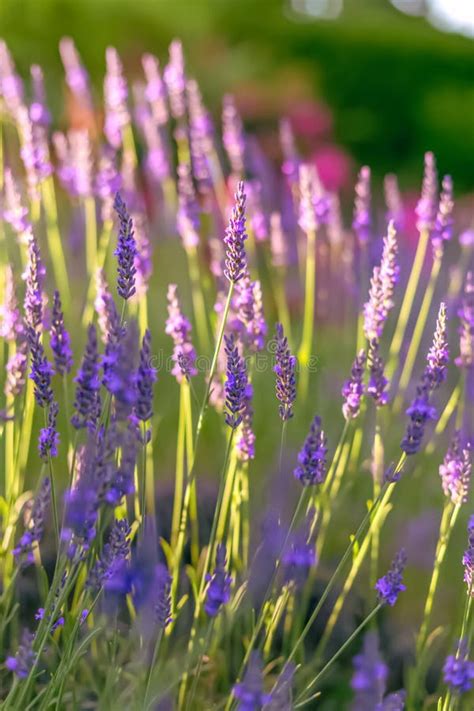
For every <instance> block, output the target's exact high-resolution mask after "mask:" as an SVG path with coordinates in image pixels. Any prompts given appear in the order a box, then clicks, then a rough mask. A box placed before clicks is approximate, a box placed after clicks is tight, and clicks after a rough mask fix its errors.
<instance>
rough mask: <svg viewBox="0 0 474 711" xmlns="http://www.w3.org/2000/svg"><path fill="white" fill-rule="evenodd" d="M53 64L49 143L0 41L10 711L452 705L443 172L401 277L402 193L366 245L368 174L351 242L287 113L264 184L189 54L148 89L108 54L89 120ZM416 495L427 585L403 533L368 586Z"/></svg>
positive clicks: (424, 199)
mask: <svg viewBox="0 0 474 711" xmlns="http://www.w3.org/2000/svg"><path fill="white" fill-rule="evenodd" d="M59 52H60V56H61V59H62V62H63V65H64V69H65V85H64V91H65V92H66V94H67V96H68V100H69V101H70V102H72V105H73V106H75V107H76V108H75V110H76V111H77V112H78V115H79V116H87V117H88V122H87V128H85V127H84V128H81V127H80V125H79V124H80V122H79V123H77V122H76V121H75V120H74V121H71V125H66V126H64V131H63V132H62V133H58V132H56V133H53V132H52V124H53V117H52V116H51V113H50V110H49V107H48V103H47V94H46V88H47V86H48V84H47V79H48V77H47V75H46V77H43V72H42V70H41V68H40V67H39V66H37V65H35V66H33V67H32V69H31V80H30V83H31V86H29V85H25V82H24V81H23V79H22V78H21V77H20V75H19V74H18V72H17V70H16V68H15V64H14V61H13V58H12V57H11V55H10V53H9V52H8V49H7V47H6V45H5V43H3V42H2V43H0V141H1V146H0V148H1V149H0V161H1V163H0V190H1V193H2V194H1V205H2V222H1V224H0V242H1V249H0V288H1V293H2V294H3V304H2V306H1V308H0V337H1V346H0V373H1V375H0V380H1V381H2V389H3V393H4V402H3V404H2V407H1V409H0V457H1V461H2V467H0V517H1V526H0V538H1V555H0V581H1V585H0V699H1V702H2V708H3V709H5V711H13V710H14V709H22V708H24V709H39V710H40V711H46V710H47V709H51V708H56V709H62V708H64V709H70V708H71V709H76V708H77V709H82V708H98V709H101V708H104V709H105V708H115V707H118V706H119V705H120V704H122V705H124V707H127V708H134V709H135V708H136V709H152V708H176V709H180V710H184V709H186V710H190V709H209V708H224V709H226V711H229V710H230V709H241V710H242V711H250V710H252V711H257V710H258V709H265V710H266V711H271V710H273V711H276V710H280V711H282V710H283V709H284V710H285V711H288V710H289V709H293V708H295V709H296V708H302V707H307V708H313V707H315V706H314V704H315V703H316V704H317V707H318V708H319V705H320V704H321V708H336V707H337V708H342V706H341V704H342V703H344V702H343V701H341V699H342V698H345V699H351V701H348V703H349V707H350V708H353V709H354V710H355V709H357V711H359V709H360V710H362V709H367V711H368V710H369V709H374V710H377V711H381V710H386V711H388V709H403V708H404V707H405V704H406V707H407V708H408V709H419V708H422V706H423V704H424V706H423V708H434V707H435V706H436V704H437V708H438V709H442V711H451V710H454V709H456V708H464V707H465V708H470V707H471V706H472V699H473V695H472V687H473V686H474V683H473V681H474V671H473V666H474V662H473V661H472V659H471V657H472V649H471V648H472V633H473V629H474V619H473V610H472V606H473V605H472V600H473V577H474V572H473V571H474V523H473V521H472V518H471V519H470V523H469V527H468V547H467V549H466V551H465V553H464V557H462V556H461V554H460V553H459V554H458V553H457V552H456V550H455V546H456V529H457V527H458V526H459V525H460V523H459V522H460V521H461V525H462V519H463V516H464V509H466V510H467V509H468V508H469V502H470V474H471V468H472V445H473V441H474V422H473V417H472V413H473V393H474V358H473V353H474V329H473V298H472V297H473V283H472V243H471V244H470V245H469V244H467V245H466V244H465V243H463V245H462V250H461V256H459V258H458V256H457V251H456V249H454V247H455V245H454V244H453V243H455V241H456V240H455V237H456V230H455V228H454V226H455V225H456V224H457V223H456V221H455V220H454V218H453V210H454V204H453V186H452V180H451V178H450V177H449V176H446V177H445V178H444V179H443V182H442V188H441V194H440V195H439V197H438V190H439V188H438V177H437V172H436V164H435V158H434V156H433V154H432V153H430V152H428V153H427V154H426V156H425V171H424V177H423V182H422V191H421V197H420V200H419V202H418V205H417V210H416V214H417V218H418V219H417V229H418V232H419V239H418V242H417V246H416V252H415V255H414V259H413V262H412V264H411V268H410V269H409V268H408V266H409V265H408V264H407V261H406V260H404V259H403V255H404V252H406V250H407V249H409V248H408V247H407V242H406V236H405V234H404V224H405V220H404V217H405V215H406V211H407V208H406V206H405V205H404V199H403V196H402V195H401V194H400V188H399V187H398V183H397V180H396V178H395V177H394V176H387V179H386V181H385V194H386V202H387V215H386V216H385V217H384V218H383V219H382V221H381V222H380V223H379V220H378V216H377V211H376V209H375V205H376V194H377V190H378V186H377V184H376V181H374V180H372V178H371V171H370V168H369V167H368V166H365V167H363V168H362V169H361V170H360V173H359V177H358V180H357V184H356V191H355V192H356V197H355V207H354V213H353V214H354V217H353V224H352V229H353V232H354V234H352V233H351V232H350V230H344V229H343V224H342V218H341V214H340V210H339V197H338V196H336V195H332V194H330V193H329V191H328V190H327V189H326V187H325V186H324V184H323V182H322V181H321V179H320V177H319V175H318V173H317V171H316V169H315V167H314V165H313V164H312V163H311V162H310V161H309V160H305V161H303V160H302V159H301V158H300V157H299V155H298V152H297V148H296V143H295V140H294V136H293V135H292V130H291V124H290V122H289V121H288V120H287V119H283V120H282V123H281V126H280V141H281V157H282V169H281V170H280V169H278V170H275V169H274V166H269V165H263V164H264V163H265V160H264V158H263V157H262V155H261V151H260V150H258V151H257V150H256V149H255V146H256V145H257V144H256V142H255V138H254V137H253V136H251V134H250V133H249V132H247V130H246V127H245V125H244V121H243V119H242V117H241V116H240V113H239V109H238V104H237V102H236V100H235V99H234V97H232V96H231V95H226V96H225V97H224V101H223V114H222V135H221V136H220V135H219V134H218V131H217V130H216V128H215V122H214V120H213V117H212V116H211V114H210V112H209V111H208V110H207V108H206V107H205V104H204V99H203V96H202V95H201V91H200V88H199V86H198V84H197V82H196V81H195V80H194V79H192V78H191V77H190V76H189V74H188V68H187V67H186V64H185V55H184V51H183V47H182V45H181V43H180V42H179V41H178V40H175V41H174V42H173V43H172V45H171V47H170V51H169V60H168V61H167V62H164V63H163V64H161V62H160V60H159V59H158V58H156V57H154V56H152V55H150V54H146V55H145V56H144V57H143V60H142V66H143V73H144V76H143V77H142V79H141V80H140V81H139V82H135V81H133V79H134V77H131V81H130V82H129V81H128V79H127V74H126V72H125V69H124V66H123V64H122V60H121V58H120V56H119V54H118V52H117V51H116V50H115V49H114V48H113V47H109V48H108V49H107V51H106V76H105V80H104V89H103V107H102V106H101V105H100V103H99V101H98V100H97V98H96V97H97V93H96V91H95V90H94V89H93V87H92V86H91V85H90V82H89V78H88V74H87V71H86V69H85V68H84V66H83V64H82V61H81V59H80V55H79V53H78V51H77V49H76V47H75V45H74V42H73V40H72V39H70V38H64V39H63V40H61V43H60V48H59ZM162 67H163V70H162ZM101 116H103V117H104V118H103V120H102V119H101V118H100V117H101ZM7 142H8V148H9V150H8V151H4V150H3V147H4V146H6V145H7ZM257 154H258V155H257ZM268 171H269V172H270V173H271V175H272V176H273V179H272V181H271V184H272V185H273V186H277V187H275V189H274V191H273V192H272V190H271V189H270V188H269V184H268V183H267V182H266V180H265V176H266V175H267V173H268ZM372 197H373V198H374V205H372ZM282 198H283V199H282ZM58 206H59V207H60V208H61V209H58ZM71 215H72V216H73V217H74V218H75V219H74V220H73V224H77V225H79V228H78V234H74V235H70V234H69V230H68V220H69V217H70V216H71ZM76 218H77V219H76ZM385 218H387V219H386V223H385ZM225 225H227V227H226V226H225ZM377 234H384V235H385V237H384V238H383V239H382V240H380V244H379V242H378V241H377V239H376V235H377ZM335 235H337V239H336V237H335ZM354 237H355V239H354ZM430 241H431V244H432V247H433V250H432V260H431V269H430V273H429V276H428V277H427V278H426V277H425V271H424V268H423V267H424V263H425V261H426V258H427V254H428V245H429V242H430ZM448 242H450V243H451V244H450V245H449V248H448ZM402 247H403V248H402ZM323 248H325V249H326V250H328V252H329V255H330V258H329V259H328V260H327V262H324V261H323V263H322V264H320V259H319V255H320V254H321V252H322V253H323V254H324V249H323ZM377 250H379V252H380V254H379V255H378V257H374V259H373V261H374V262H375V266H374V265H373V264H372V262H371V259H372V255H374V254H375V253H376V251H377ZM466 254H467V258H466ZM292 255H293V257H292ZM292 258H294V263H292ZM457 258H458V261H457V262H456V259H457ZM343 265H345V266H344V268H342V266H343ZM453 265H454V266H455V267H456V268H457V269H458V270H461V276H460V278H459V282H460V284H461V283H463V284H464V287H463V289H462V288H461V287H460V286H458V287H457V289H454V288H453V287H452V286H451V287H449V288H447V286H446V284H447V281H448V279H447V278H446V275H447V274H449V271H448V270H449V269H450V267H452V266H453ZM324 269H327V270H329V275H325V274H324V273H323V272H324ZM370 274H372V277H371V278H370V279H369V275H370ZM325 276H329V279H330V285H331V289H330V293H329V298H330V299H334V300H335V301H339V300H341V301H342V300H343V299H344V295H346V296H347V294H352V295H353V294H356V293H357V291H358V298H355V299H354V298H350V299H349V297H347V298H346V301H348V304H347V309H346V312H347V314H348V316H345V317H344V318H343V320H342V322H341V323H337V324H332V325H331V329H334V330H333V331H332V333H334V332H335V333H336V337H335V338H336V341H337V342H336V343H335V345H334V351H333V352H331V351H330V349H329V348H328V346H327V343H328V341H330V334H331V331H330V328H329V327H328V326H327V325H326V324H325V323H324V319H321V318H320V311H319V309H318V306H320V300H321V289H320V286H319V284H320V282H319V280H320V278H321V280H322V281H323V280H324V278H325ZM290 277H291V294H290V288H289V286H290V284H289V281H290ZM178 286H179V295H178ZM357 287H358V289H357ZM115 291H116V292H117V296H118V299H117V298H116V296H115ZM165 294H166V296H165ZM290 297H291V298H290ZM418 299H419V300H420V301H421V307H420V309H419V311H418V312H417V313H416V310H417V304H418ZM437 304H441V305H440V306H439V307H437ZM166 309H167V318H166V320H165V317H164V314H165V311H166ZM392 312H395V314H396V316H395V319H394V324H393V326H394V328H392V318H393V315H394V314H393V313H392ZM188 315H192V318H191V317H188ZM356 323H357V329H356V328H355V324H356ZM272 324H275V327H274V332H275V337H274V338H268V332H269V331H271V330H272V329H271V326H272ZM456 329H457V330H458V331H459V343H458V344H456V343H455V332H456ZM433 333H434V336H432V334H433ZM193 334H196V338H195V340H194V339H193ZM353 336H355V338H353ZM425 341H426V343H428V341H429V342H431V347H429V348H427V357H426V360H425V361H423V359H421V358H420V357H419V353H420V351H422V347H423V348H424V345H425ZM295 343H299V347H298V349H297V350H295V351H293V345H294V344H295ZM450 350H451V352H453V353H455V357H454V363H455V365H456V366H457V367H458V369H459V372H458V375H457V377H456V372H457V371H455V369H454V368H451V365H450ZM425 352H426V351H425ZM294 353H297V355H294ZM328 354H329V355H328ZM354 354H356V355H355V359H354V360H353V362H352V365H351V362H350V361H351V359H352V358H354ZM315 364H316V365H317V367H316V368H315ZM414 375H415V376H416V377H414ZM403 407H405V408H406V415H407V419H406V420H404V419H403V417H401V416H400V412H401V410H402V408H403ZM315 412H317V413H319V414H317V415H316V414H315ZM323 423H324V426H323ZM308 426H309V429H308ZM403 428H404V432H403ZM366 470H370V472H371V474H372V476H373V482H372V486H371V485H370V482H367V481H366V477H365V473H366ZM218 471H220V476H219V477H218V476H217V475H216V473H217V472H218ZM437 471H439V477H440V479H441V487H440V486H439V478H438V474H437ZM402 475H403V476H402ZM420 491H423V496H424V494H425V492H426V497H427V498H429V497H431V495H432V501H431V502H430V505H431V506H432V508H435V507H438V508H439V512H440V522H439V532H438V535H436V533H432V532H431V534H430V536H431V540H430V543H431V550H434V557H433V558H431V559H430V561H429V564H428V567H427V568H423V566H418V567H417V570H416V576H415V570H414V568H415V566H416V565H417V564H416V562H414V563H413V564H412V563H411V562H410V561H411V560H413V559H415V560H416V556H417V554H418V553H419V550H417V549H418V548H419V546H418V541H417V540H410V541H409V545H406V546H405V547H406V548H407V551H406V553H405V551H404V550H403V549H400V551H399V552H398V553H397V554H396V555H395V557H394V558H393V562H392V564H391V566H390V567H389V569H388V572H386V573H385V574H384V575H381V574H380V570H381V569H382V568H381V566H382V562H383V561H386V559H387V556H390V555H391V554H393V548H395V545H393V546H392V543H391V542H392V540H393V541H394V543H395V540H394V539H396V538H397V526H398V527H401V526H404V525H405V524H408V523H409V517H410V516H412V515H413V511H412V509H413V508H414V507H415V504H414V501H417V497H418V492H420ZM414 492H415V493H414ZM433 492H434V493H433ZM436 511H438V509H436ZM394 521H395V522H394ZM384 529H386V530H384ZM399 533H400V531H399ZM396 548H398V543H397V546H396ZM428 548H430V547H429V546H428ZM369 553H370V556H369ZM369 558H370V559H369ZM452 561H455V563H456V564H455V565H454V564H452V566H451V568H450V570H449V571H448V564H450V563H451V562H452ZM461 562H462V565H463V566H464V582H463V573H462V569H461ZM405 567H406V582H405V581H404V575H405ZM453 571H454V572H453ZM365 572H367V573H368V574H367V575H363V573H365ZM361 573H362V574H361ZM358 577H360V580H358ZM415 578H416V580H415ZM367 581H369V585H367ZM413 587H415V588H416V590H417V592H412V589H413ZM424 589H426V597H425V598H424V604H422V605H421V606H420V604H419V600H420V595H419V591H420V590H424ZM360 593H361V594H360ZM400 593H403V595H401V600H400V602H398V598H399V595H400ZM443 595H444V596H449V600H450V601H451V602H452V605H450V606H447V605H446V604H443V602H444V600H445V597H443ZM463 596H464V598H465V603H464V606H463V607H464V609H463V613H462V618H461V617H460V615H457V613H456V608H457V607H458V605H459V601H460V600H461V599H462V597H463ZM422 597H423V595H422ZM455 603H457V604H455ZM408 605H412V608H411V609H410V614H407V610H408ZM399 606H401V607H402V610H401V612H398V607H399ZM392 607H394V608H395V609H394V610H392V609H391V608H392ZM448 607H449V614H448V613H447V608H448ZM382 623H383V625H382ZM386 625H387V626H389V627H390V629H391V631H392V637H393V639H394V640H395V641H393V642H392V641H390V639H389V637H390V635H388V636H387V635H385V634H384V629H385V626H386ZM368 627H370V629H369V630H368V629H367V628H368ZM397 628H404V635H405V638H406V639H409V640H412V639H413V640H415V641H414V643H413V644H412V645H411V649H410V653H409V654H408V653H407V654H406V655H401V654H400V653H399V652H398V651H397V644H396V642H397V639H398V641H399V640H400V634H398V636H397V632H396V630H397ZM362 633H364V641H363V642H362ZM379 640H382V642H379ZM385 640H388V641H385ZM397 655H398V662H399V665H400V666H403V674H402V675H398V676H396V675H391V674H389V667H388V659H389V658H390V659H391V658H393V657H394V656H397ZM441 657H442V658H443V659H445V661H444V663H443V664H441V665H440V664H436V658H438V659H439V658H441ZM351 658H353V662H352V663H351V661H350V659H351ZM384 660H385V661H384ZM352 665H353V667H354V673H353V674H352V671H351V670H352ZM350 676H352V679H351V680H350V678H349V677H350ZM402 686H406V691H405V690H404V689H403V688H401V687H402ZM462 703H464V704H467V705H465V706H464V707H462V706H461V704H462Z"/></svg>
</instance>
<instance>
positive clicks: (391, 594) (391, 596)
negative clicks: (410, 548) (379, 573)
mask: <svg viewBox="0 0 474 711" xmlns="http://www.w3.org/2000/svg"><path fill="white" fill-rule="evenodd" d="M406 562H407V557H406V553H405V551H404V550H403V549H402V550H401V551H399V552H398V553H397V555H396V556H395V558H394V559H393V562H392V565H391V567H390V570H389V571H388V573H386V574H385V575H384V576H383V577H382V578H379V580H377V583H376V585H375V589H376V590H377V593H378V599H379V602H380V603H382V604H385V605H390V606H392V607H393V605H395V603H396V601H397V598H398V595H399V594H400V593H401V592H403V590H406V586H405V585H404V584H403V583H402V579H403V577H402V576H403V571H404V569H405V565H406Z"/></svg>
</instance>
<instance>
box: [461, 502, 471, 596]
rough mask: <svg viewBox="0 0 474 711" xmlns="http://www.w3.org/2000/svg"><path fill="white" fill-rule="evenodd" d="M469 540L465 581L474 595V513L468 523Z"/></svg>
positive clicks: (468, 589)
mask: <svg viewBox="0 0 474 711" xmlns="http://www.w3.org/2000/svg"><path fill="white" fill-rule="evenodd" d="M467 541H468V546H467V548H466V550H465V551H464V555H463V558H462V564H463V566H464V582H465V583H466V584H467V594H468V595H471V596H473V597H474V514H473V515H472V516H471V517H470V519H469V522H468V524H467Z"/></svg>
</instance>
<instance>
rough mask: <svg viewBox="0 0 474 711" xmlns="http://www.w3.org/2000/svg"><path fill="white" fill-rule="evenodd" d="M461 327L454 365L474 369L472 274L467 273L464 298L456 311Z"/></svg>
mask: <svg viewBox="0 0 474 711" xmlns="http://www.w3.org/2000/svg"><path fill="white" fill-rule="evenodd" d="M458 316H459V320H460V322H461V325H460V327H459V336H460V338H459V351H460V355H459V357H458V358H456V365H458V366H459V367H460V368H472V367H474V272H468V274H467V277H466V285H465V287H464V297H463V300H462V303H461V307H460V308H459V311H458Z"/></svg>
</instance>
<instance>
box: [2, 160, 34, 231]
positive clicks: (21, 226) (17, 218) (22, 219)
mask: <svg viewBox="0 0 474 711" xmlns="http://www.w3.org/2000/svg"><path fill="white" fill-rule="evenodd" d="M4 181H5V209H4V210H3V217H4V219H5V221H6V222H8V224H9V225H10V227H11V228H12V230H13V231H14V232H15V233H16V234H17V235H18V238H19V240H20V242H22V243H26V244H28V242H29V240H30V234H31V222H30V221H29V219H28V208H27V207H25V206H24V205H23V203H22V200H21V195H20V191H19V189H18V185H17V184H16V182H15V179H14V177H13V175H12V172H11V170H9V169H8V168H5V175H4Z"/></svg>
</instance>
